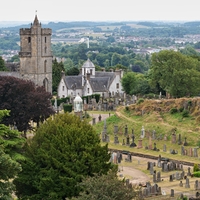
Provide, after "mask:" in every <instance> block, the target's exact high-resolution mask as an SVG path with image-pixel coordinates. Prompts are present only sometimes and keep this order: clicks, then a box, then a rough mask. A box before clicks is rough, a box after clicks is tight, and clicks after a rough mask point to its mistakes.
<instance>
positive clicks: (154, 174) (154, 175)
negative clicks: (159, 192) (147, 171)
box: [153, 173, 157, 183]
mask: <svg viewBox="0 0 200 200" xmlns="http://www.w3.org/2000/svg"><path fill="white" fill-rule="evenodd" d="M156 181H157V180H156V173H153V182H154V183H156Z"/></svg>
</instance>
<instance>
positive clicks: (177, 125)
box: [89, 106, 200, 164]
mask: <svg viewBox="0 0 200 200" xmlns="http://www.w3.org/2000/svg"><path fill="white" fill-rule="evenodd" d="M95 113H96V116H98V113H99V112H98V111H93V112H92V115H94V116H95ZM108 113H109V112H108V111H107V112H101V115H102V116H103V115H104V114H105V115H107V117H108V118H107V117H106V118H107V119H106V126H107V133H108V135H109V137H110V142H109V143H108V146H109V148H110V149H118V150H125V151H129V152H136V153H142V154H147V155H153V156H159V155H161V156H162V157H167V158H170V159H175V160H180V161H187V162H192V163H198V164H200V159H199V158H196V157H191V156H186V155H184V156H182V155H181V146H183V142H184V141H185V138H186V141H187V143H188V146H184V149H186V150H187V151H188V154H189V149H190V148H194V147H198V145H199V144H200V123H198V122H197V120H196V118H195V117H193V116H189V117H186V118H183V117H182V116H181V114H179V113H176V114H173V115H172V114H170V113H169V112H168V113H161V112H151V113H147V114H144V115H143V116H141V115H140V116H139V115H135V113H134V112H131V111H130V110H128V111H127V109H126V107H125V106H121V107H118V108H117V110H116V112H112V113H111V114H110V117H109V116H108ZM89 114H90V115H91V113H89ZM96 122H98V118H97V119H96ZM114 125H117V126H118V138H119V144H114ZM126 125H127V128H128V134H129V136H131V134H132V129H133V130H134V136H135V143H136V145H138V140H139V139H140V135H141V128H142V126H144V129H145V135H147V133H148V132H149V133H150V134H152V131H153V130H155V132H156V134H155V135H156V138H155V139H154V140H153V139H152V147H154V143H156V147H157V148H158V149H159V151H153V150H149V149H145V146H149V139H148V138H147V137H145V138H144V139H143V141H142V145H143V148H140V149H138V148H137V147H134V148H130V147H129V146H126V145H122V141H123V139H124V140H125V139H126V138H125V137H124V129H125V126H126ZM93 127H94V128H95V129H96V131H97V133H98V134H100V135H101V132H102V131H103V127H104V120H103V118H102V121H101V122H98V123H96V125H94V126H93ZM172 133H176V143H172ZM179 134H180V135H181V142H182V145H178V135H179ZM164 137H165V138H166V140H164ZM130 141H131V138H130ZM102 144H104V143H102ZM164 144H165V145H166V152H163V145H164ZM170 149H171V150H175V151H178V154H175V155H174V154H171V153H170ZM197 151H198V155H200V150H199V149H198V150H197Z"/></svg>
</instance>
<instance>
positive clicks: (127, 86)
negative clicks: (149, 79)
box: [121, 72, 136, 95]
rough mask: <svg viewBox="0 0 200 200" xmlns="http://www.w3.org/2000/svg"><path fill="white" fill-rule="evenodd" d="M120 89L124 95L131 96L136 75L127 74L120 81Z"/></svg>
mask: <svg viewBox="0 0 200 200" xmlns="http://www.w3.org/2000/svg"><path fill="white" fill-rule="evenodd" d="M121 83H122V87H123V90H124V92H126V94H130V95H133V94H134V87H135V83H136V74H135V73H134V72H127V73H126V74H124V76H123V77H122V79H121Z"/></svg>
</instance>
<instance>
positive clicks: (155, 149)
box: [153, 142, 159, 151]
mask: <svg viewBox="0 0 200 200" xmlns="http://www.w3.org/2000/svg"><path fill="white" fill-rule="evenodd" d="M153 150H154V151H159V149H157V147H156V143H155V142H154V148H153Z"/></svg>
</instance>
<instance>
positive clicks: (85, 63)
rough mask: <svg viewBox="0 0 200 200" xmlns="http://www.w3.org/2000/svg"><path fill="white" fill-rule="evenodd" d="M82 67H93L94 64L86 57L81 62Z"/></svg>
mask: <svg viewBox="0 0 200 200" xmlns="http://www.w3.org/2000/svg"><path fill="white" fill-rule="evenodd" d="M82 68H95V66H94V64H93V63H92V62H91V60H90V59H89V58H88V59H87V61H85V62H84V63H83V66H82Z"/></svg>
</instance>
